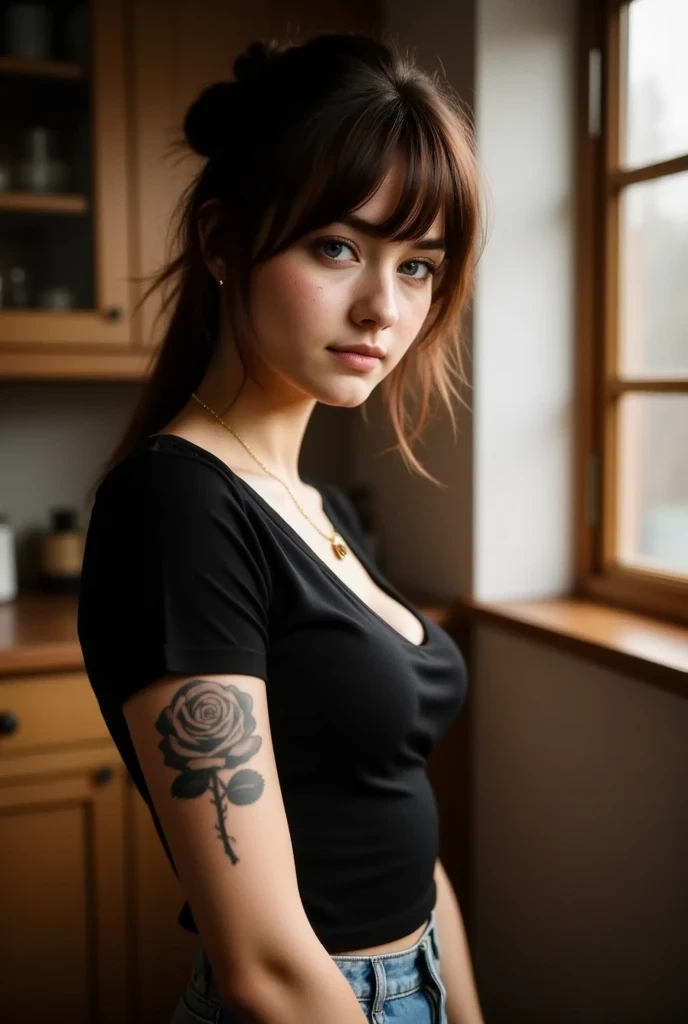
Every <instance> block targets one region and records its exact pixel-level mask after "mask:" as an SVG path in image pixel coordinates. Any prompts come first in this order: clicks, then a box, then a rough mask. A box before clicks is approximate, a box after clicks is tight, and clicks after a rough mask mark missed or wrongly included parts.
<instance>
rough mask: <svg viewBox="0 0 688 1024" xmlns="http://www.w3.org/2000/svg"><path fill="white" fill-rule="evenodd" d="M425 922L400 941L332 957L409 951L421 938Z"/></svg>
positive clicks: (336, 954)
mask: <svg viewBox="0 0 688 1024" xmlns="http://www.w3.org/2000/svg"><path fill="white" fill-rule="evenodd" d="M427 925H428V923H427V921H426V922H425V924H422V925H421V926H420V927H419V928H416V930H415V932H411V934H410V935H404V936H403V938H401V939H393V940H392V941H391V942H384V943H383V944H382V945H381V946H368V947H367V949H351V950H348V951H347V952H346V953H333V954H332V955H333V956H335V957H337V956H373V954H376V953H399V952H401V950H404V949H410V948H411V946H415V944H416V943H417V942H418V939H419V938H420V937H421V935H422V934H423V932H424V931H425V929H426V928H427Z"/></svg>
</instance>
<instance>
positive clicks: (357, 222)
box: [339, 213, 446, 250]
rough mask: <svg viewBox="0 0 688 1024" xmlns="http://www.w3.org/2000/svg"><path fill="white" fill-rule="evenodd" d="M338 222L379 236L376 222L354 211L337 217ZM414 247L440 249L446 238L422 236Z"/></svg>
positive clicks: (442, 247) (443, 246) (367, 233)
mask: <svg viewBox="0 0 688 1024" xmlns="http://www.w3.org/2000/svg"><path fill="white" fill-rule="evenodd" d="M339 222H340V224H346V225H347V226H348V227H350V228H356V229H357V230H358V231H362V232H363V233H364V234H366V235H372V236H373V237H379V230H378V225H377V224H371V222H370V221H369V220H364V219H363V217H357V216H356V214H355V213H348V214H345V215H344V216H343V217H340V218H339ZM413 245H414V248H416V249H442V250H444V249H445V247H446V239H444V238H424V239H421V240H420V241H414V242H413Z"/></svg>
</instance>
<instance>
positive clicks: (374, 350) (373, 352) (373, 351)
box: [327, 345, 387, 359]
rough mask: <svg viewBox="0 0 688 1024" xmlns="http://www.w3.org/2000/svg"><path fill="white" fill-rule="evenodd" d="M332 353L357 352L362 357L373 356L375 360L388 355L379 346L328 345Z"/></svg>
mask: <svg viewBox="0 0 688 1024" xmlns="http://www.w3.org/2000/svg"><path fill="white" fill-rule="evenodd" d="M327 347H328V348H329V349H330V350H331V351H332V352H356V353H357V354H358V355H361V356H371V357H373V358H375V359H384V358H385V356H386V355H387V353H386V352H385V350H384V349H383V348H380V347H379V346H378V345H341V346H340V345H328V346H327Z"/></svg>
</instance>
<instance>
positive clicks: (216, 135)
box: [184, 41, 287, 157]
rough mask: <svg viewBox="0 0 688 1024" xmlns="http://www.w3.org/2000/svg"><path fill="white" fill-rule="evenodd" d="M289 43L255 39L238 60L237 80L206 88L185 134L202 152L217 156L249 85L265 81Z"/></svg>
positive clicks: (190, 112)
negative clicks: (257, 40) (256, 40)
mask: <svg viewBox="0 0 688 1024" xmlns="http://www.w3.org/2000/svg"><path fill="white" fill-rule="evenodd" d="M286 48H287V47H286V46H285V45H284V44H280V43H277V42H274V41H271V42H267V43H265V42H255V43H251V45H250V46H249V47H248V48H247V49H246V50H244V52H243V53H240V54H239V56H238V57H237V58H236V60H235V61H234V77H235V79H236V81H234V82H215V83H214V84H213V85H209V86H208V87H207V88H206V89H204V90H203V92H202V93H201V95H200V96H199V97H198V99H197V100H195V101H194V102H193V103H192V104H191V106H190V107H189V110H188V111H187V114H186V117H185V118H184V136H185V138H186V141H187V143H188V144H189V146H190V147H191V149H193V151H194V152H195V153H198V155H199V156H204V157H213V156H216V155H217V154H218V153H219V152H221V150H222V146H223V144H226V139H227V126H228V122H231V120H232V117H233V115H234V114H235V112H236V109H237V104H238V103H239V102H244V101H245V99H246V93H245V91H244V90H245V87H246V86H247V85H248V86H251V85H256V84H258V83H260V82H261V81H265V80H266V78H267V74H268V72H269V70H270V68H272V67H274V64H275V62H276V60H277V58H278V57H280V56H281V54H282V53H283V52H284V50H285V49H286Z"/></svg>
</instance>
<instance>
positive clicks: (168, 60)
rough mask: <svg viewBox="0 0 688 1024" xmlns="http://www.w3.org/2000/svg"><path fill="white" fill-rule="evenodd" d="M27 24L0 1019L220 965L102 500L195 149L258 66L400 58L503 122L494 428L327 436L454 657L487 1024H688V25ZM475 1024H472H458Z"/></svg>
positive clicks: (3, 504) (358, 7)
mask: <svg viewBox="0 0 688 1024" xmlns="http://www.w3.org/2000/svg"><path fill="white" fill-rule="evenodd" d="M328 8H329V9H328V10H327V12H325V11H324V10H323V5H322V4H321V3H319V2H317V0H289V2H288V3H286V2H284V0H271V2H268V0H254V2H252V3H250V4H229V3H226V2H220V0H194V3H190V2H188V0H89V2H88V3H86V4H82V3H80V2H75V0H52V2H47V0H46V2H42V3H8V2H5V0H0V101H1V103H2V107H1V109H2V118H1V119H0V899H1V900H2V902H1V904H0V1019H2V1020H3V1021H7V1022H8V1024H19V1022H31V1024H33V1022H36V1024H38V1022H41V1024H43V1022H44V1021H48V1020H60V1021H61V1020H65V1021H67V1020H68V1021H70V1024H115V1022H118V1024H121V1022H122V1021H127V1022H135V1024H166V1022H167V1021H168V1020H169V1019H170V1016H171V1013H172V1010H173V1008H174V1006H175V1005H176V1003H177V1000H178V999H179V996H180V995H181V992H182V991H183V988H184V987H185V985H186V981H187V977H188V972H189V969H190V964H191V959H192V956H193V952H194V948H195V941H194V939H193V937H192V936H189V935H187V934H186V933H184V932H183V931H182V930H181V929H180V928H179V927H178V925H177V922H176V917H177V913H178V912H179V909H180V908H181V904H182V902H183V897H182V895H181V892H180V891H179V889H178V887H177V883H176V880H175V879H174V876H173V874H172V872H171V870H170V869H169V866H168V865H167V862H166V861H165V859H164V856H163V853H162V850H161V848H159V843H158V839H157V837H156V835H155V834H154V831H153V827H152V825H151V823H150V820H149V817H148V813H147V811H146V809H145V807H144V805H143V803H142V801H141V800H140V798H139V797H138V794H137V793H136V791H135V790H134V788H133V786H132V785H131V783H130V780H129V777H128V775H127V773H126V770H125V769H124V766H123V765H122V764H121V762H120V761H119V759H118V757H117V755H116V752H114V749H113V747H112V745H111V743H110V740H109V737H108V734H107V732H106V730H105V727H104V724H103V722H102V718H101V717H100V713H99V710H98V707H97V705H96V704H95V702H94V699H93V697H92V694H91V691H90V688H89V686H88V682H87V680H86V677H85V675H84V671H83V662H82V660H81V657H80V651H79V647H78V643H77V638H76V600H77V594H78V585H79V572H80V559H81V554H82V551H83V535H84V531H85V529H86V527H87V524H88V517H89V513H90V505H89V501H88V498H87V492H88V489H89V487H90V486H91V484H92V483H93V481H94V478H95V476H96V474H97V473H98V472H99V470H100V468H101V465H102V463H103V462H104V460H105V459H106V458H107V456H108V455H109V454H110V452H111V450H112V448H113V447H114V445H115V443H116V441H117V440H118V439H119V437H120V434H121V432H122V431H123V429H124V426H125V424H126V422H127V420H128V418H129V416H130V413H131V411H132V409H133V406H134V403H135V401H136V398H137V395H138V394H139V391H140V388H141V384H142V381H143V380H145V377H146V373H147V369H148V366H149V362H150V359H151V355H152V354H154V351H155V345H156V343H157V340H158V338H159V328H156V327H155V326H154V320H155V314H156V312H157V309H158V307H157V304H156V303H157V299H154V300H150V301H149V302H148V303H146V304H145V305H144V306H143V307H142V308H141V309H139V310H138V311H135V308H134V307H135V306H136V303H137V301H138V299H139V298H140V297H141V295H142V291H143V285H142V284H141V283H140V281H138V280H137V279H139V278H140V277H141V276H142V275H146V274H150V273H152V272H153V271H154V270H156V269H157V268H158V267H159V266H160V264H161V262H162V260H163V257H164V253H165V242H166V231H167V227H168V224H169V219H170V215H171V211H172V209H173V206H174V204H175V202H176V200H177V199H178V197H179V195H180V193H181V191H182V190H183V188H184V186H185V185H186V183H187V182H188V181H189V179H190V177H191V176H192V175H193V174H194V172H195V171H196V170H197V168H198V166H199V164H198V161H197V159H196V158H195V157H194V156H188V157H187V156H184V157H180V156H179V155H172V154H171V152H170V144H171V143H172V142H173V141H174V140H175V139H176V138H178V137H179V134H180V126H181V119H182V117H183V114H184V112H185V110H186V109H187V107H188V105H189V103H190V102H191V101H192V100H193V99H194V98H195V97H196V96H197V94H198V93H199V92H200V90H201V89H202V88H203V87H204V86H205V85H207V84H209V83H210V82H212V81H215V80H218V79H226V78H228V77H229V76H230V75H231V69H232V64H233V61H234V58H235V57H236V55H237V54H238V53H240V52H241V51H242V50H243V49H245V47H246V46H247V45H248V44H249V43H250V42H252V41H254V40H255V39H259V38H269V37H272V36H277V37H280V36H288V37H291V38H294V39H297V40H298V39H305V38H308V37H309V36H310V35H313V34H316V33H318V32H323V31H362V32H367V33H370V34H373V35H377V36H380V35H382V34H383V33H385V34H386V35H388V36H389V35H391V36H392V37H393V38H395V39H396V41H397V42H398V43H400V44H401V45H402V46H404V47H408V48H410V49H411V51H412V52H413V53H414V54H415V56H416V59H417V60H418V61H419V62H420V63H421V64H422V65H423V66H424V67H426V68H427V69H428V70H430V71H434V70H440V71H442V72H443V73H444V74H445V75H446V76H447V78H448V80H449V82H450V84H451V85H452V86H453V88H454V89H455V90H456V91H457V92H458V94H459V95H460V96H461V98H462V99H463V101H464V102H465V103H466V104H467V106H468V107H469V108H470V110H471V112H472V116H473V118H474V122H475V128H476V134H477V140H478V148H479V152H480V157H481V163H482V167H483V173H484V177H485V185H486V188H485V205H486V215H487V220H488V229H489V230H488V238H487V245H486V248H485V251H484V254H483V256H482V258H481V261H480V264H479V269H478V278H477V288H476V294H475V298H474V300H473V302H472V304H471V309H470V311H469V315H468V317H467V322H466V370H467V375H468V382H467V386H466V389H465V392H464V395H465V399H466V403H467V407H465V408H464V407H457V418H458V432H457V435H456V436H454V435H453V433H452V429H451V423H450V421H449V418H448V417H447V416H446V415H444V414H438V415H437V416H436V417H435V418H434V419H433V422H432V424H431V425H430V427H429V428H428V430H427V432H426V434H425V436H424V438H423V441H422V443H421V444H420V445H419V446H418V448H417V449H416V453H417V455H418V456H419V458H420V459H421V461H422V462H423V463H424V464H425V465H426V466H427V468H428V470H429V471H430V472H431V473H432V474H433V475H435V476H436V477H437V478H438V479H439V480H441V481H442V482H443V484H444V485H445V486H444V487H442V488H439V487H437V486H435V485H433V484H431V483H429V482H428V481H426V480H423V479H421V478H419V477H416V476H412V475H411V474H410V473H409V472H408V471H407V470H406V468H405V467H404V464H403V462H402V461H401V458H400V457H399V455H398V454H396V453H395V452H393V451H390V447H391V446H392V445H393V443H394V438H393V435H392V432H391V430H390V428H389V426H388V423H387V417H386V414H385V410H384V407H383V405H382V403H381V400H380V395H379V394H378V393H375V394H374V395H373V396H372V397H371V399H370V401H369V402H368V403H367V413H368V420H369V423H368V425H366V424H365V423H364V422H363V420H362V418H361V414H360V410H341V409H333V408H326V407H322V406H320V407H318V408H317V409H316V411H315V414H314V416H313V419H312V421H311V424H310V426H309V430H308V434H307V436H306V440H305V445H304V450H303V471H304V473H310V474H314V475H321V476H322V477H324V478H327V479H330V480H332V481H333V482H335V483H337V484H339V485H340V486H343V487H345V488H346V489H347V490H349V491H350V493H351V495H352V497H353V498H354V500H355V501H356V502H357V504H358V506H359V510H360V512H361V516H362V518H363V521H364V525H365V529H366V532H367V534H368V538H369V542H370V545H371V550H373V551H374V554H375V557H376V558H377V560H378V562H379V564H380V565H381V567H382V569H383V571H384V572H385V573H386V575H387V576H388V577H389V578H390V579H391V580H392V581H393V582H394V583H395V584H396V585H397V586H399V587H400V588H401V589H402V590H403V591H404V592H405V593H406V594H408V596H409V597H410V598H411V599H413V600H415V601H417V603H418V604H419V605H420V606H421V607H422V608H423V609H424V610H425V611H426V612H427V613H428V614H431V615H433V616H434V617H435V618H436V619H437V621H439V622H440V623H441V624H442V625H444V626H445V628H446V629H447V630H449V631H450V632H451V633H452V635H453V636H455V638H456V639H457V642H458V643H459V644H460V646H461V647H462V650H463V651H464V653H465V655H466V657H467V660H468V663H469V669H470V677H471V690H470V696H469V700H468V703H467V706H466V707H465V708H464V711H463V712H462V714H461V716H460V717H459V719H458V720H457V721H456V723H455V724H454V725H453V726H452V728H451V730H450V732H449V733H448V734H447V736H446V737H445V738H444V739H443V741H442V743H441V745H440V746H439V747H438V749H437V750H436V751H435V752H434V754H433V757H432V760H431V763H430V771H431V778H432V781H433V785H434V788H435V792H436V796H437V800H438V805H439V807H440V813H441V823H442V836H441V839H442V859H443V862H444V864H445V867H446V868H447V871H448V873H449V875H450V877H451V879H452V882H453V884H454V887H455V889H456V892H457V895H458V897H459V901H460V903H461V907H462V911H463V914H464V918H465V921H466V926H467V930H468V933H469V938H470V942H471V948H472V953H473V958H474V964H475V970H476V976H477V981H478V987H479V991H480V997H481V1001H482V1004H483V1009H484V1014H485V1019H486V1021H487V1024H517V1022H521V1021H524V1022H526V1021H527V1022H528V1024H685V1022H686V1021H688V972H686V969H685V951H686V949H688V810H687V803H686V800H685V796H684V791H685V782H686V779H687V778H688V742H686V739H687V738H688V705H687V704H686V695H687V693H688V115H686V99H687V97H688V70H687V69H688V63H686V60H685V45H686V40H688V3H686V0H425V2H424V3H422V4H419V3H417V2H411V0H348V3H346V4H342V5H339V6H337V7H335V6H333V5H328ZM451 1024H459V1022H451Z"/></svg>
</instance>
